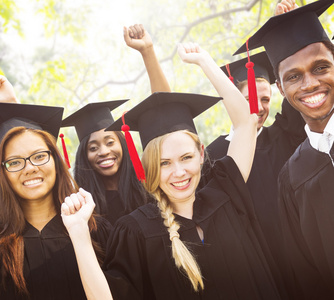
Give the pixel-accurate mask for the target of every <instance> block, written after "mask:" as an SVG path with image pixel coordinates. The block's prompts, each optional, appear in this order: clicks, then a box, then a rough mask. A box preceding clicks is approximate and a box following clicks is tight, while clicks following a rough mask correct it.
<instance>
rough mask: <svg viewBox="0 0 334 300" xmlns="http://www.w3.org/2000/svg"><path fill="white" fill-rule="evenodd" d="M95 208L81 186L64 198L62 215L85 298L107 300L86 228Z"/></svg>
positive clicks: (102, 278)
mask: <svg viewBox="0 0 334 300" xmlns="http://www.w3.org/2000/svg"><path fill="white" fill-rule="evenodd" d="M94 207H95V203H94V201H93V198H92V196H91V194H90V193H88V192H86V191H85V190H83V189H80V190H79V193H77V194H72V195H71V196H70V197H66V198H65V202H64V203H63V204H62V206H61V216H62V219H63V223H64V225H65V227H66V229H67V231H68V233H69V235H70V238H71V241H72V244H73V248H74V251H75V255H76V258H77V263H78V267H79V272H80V277H81V282H82V285H83V287H84V290H85V293H86V297H87V299H88V300H101V299H103V300H108V299H109V300H110V299H113V297H112V296H111V291H110V288H109V285H108V282H107V280H106V278H105V276H104V273H103V272H102V269H101V268H100V265H99V263H98V260H97V257H96V255H95V252H94V249H93V245H92V241H91V237H90V233H89V228H88V220H89V218H90V216H91V214H92V212H93V210H94Z"/></svg>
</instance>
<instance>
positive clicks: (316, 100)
mask: <svg viewBox="0 0 334 300" xmlns="http://www.w3.org/2000/svg"><path fill="white" fill-rule="evenodd" d="M325 96H326V94H325V93H320V94H316V95H314V96H311V97H305V98H301V101H303V102H305V103H308V104H318V103H320V102H321V101H322V100H323V99H324V97H325Z"/></svg>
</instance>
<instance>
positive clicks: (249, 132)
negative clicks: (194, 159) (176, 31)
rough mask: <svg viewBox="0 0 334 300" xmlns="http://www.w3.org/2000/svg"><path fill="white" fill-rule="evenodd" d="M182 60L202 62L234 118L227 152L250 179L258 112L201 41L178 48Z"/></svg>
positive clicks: (245, 177)
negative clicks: (251, 106) (254, 112)
mask: <svg viewBox="0 0 334 300" xmlns="http://www.w3.org/2000/svg"><path fill="white" fill-rule="evenodd" d="M178 53H179V55H180V57H181V59H182V60H183V61H184V62H187V63H193V64H197V65H199V66H200V67H201V68H202V70H203V72H204V73H205V75H206V76H207V77H208V79H209V80H210V81H211V83H212V85H213V86H214V87H215V89H216V90H217V92H218V94H219V96H221V97H223V104H224V106H225V107H226V110H227V112H228V114H229V116H230V118H231V121H232V124H233V128H234V135H233V138H232V140H231V142H230V146H229V148H228V152H227V155H229V156H231V157H232V158H233V159H234V161H235V162H236V164H237V166H238V168H239V170H240V172H241V174H242V176H243V178H244V180H245V181H247V179H248V176H249V173H250V170H251V167H252V163H253V158H254V151H255V144H256V124H257V116H256V114H253V115H251V114H250V112H249V106H248V103H247V101H246V100H245V98H244V97H243V95H242V94H241V93H240V91H239V90H238V89H237V88H236V87H235V85H234V84H233V83H232V82H231V81H230V79H229V78H228V77H227V76H226V75H225V73H224V72H223V71H222V70H221V69H220V68H219V67H218V66H217V64H216V63H215V62H214V61H213V59H212V58H211V56H210V55H209V54H208V52H206V51H205V50H203V49H202V48H200V47H199V46H198V45H197V44H192V43H190V44H182V45H179V47H178Z"/></svg>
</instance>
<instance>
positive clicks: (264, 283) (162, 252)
mask: <svg viewBox="0 0 334 300" xmlns="http://www.w3.org/2000/svg"><path fill="white" fill-rule="evenodd" d="M213 173H214V175H213V179H212V180H211V181H210V182H209V183H208V184H207V185H206V186H205V187H204V188H203V189H201V190H200V191H198V192H197V193H196V199H195V202H194V208H193V219H186V218H183V217H181V216H178V215H176V220H177V221H178V222H179V224H180V225H181V227H180V229H179V234H180V238H181V240H182V241H184V242H186V243H187V245H188V246H189V247H190V248H191V251H192V253H193V254H194V256H195V257H196V260H197V262H198V264H199V266H200V268H201V271H202V275H203V277H204V286H205V288H204V291H203V292H200V293H195V292H194V291H193V290H192V287H191V284H190V281H189V280H188V279H187V278H186V276H184V275H183V274H182V273H181V272H180V271H179V270H178V269H177V268H176V266H175V261H174V259H173V258H172V253H171V241H170V240H169V234H168V232H167V229H166V227H165V226H164V225H163V220H162V218H161V215H160V212H159V210H158V208H157V206H156V205H154V204H147V205H145V206H142V207H140V208H139V209H137V210H136V211H134V212H132V213H131V214H130V215H127V216H125V217H123V218H121V219H120V220H119V221H118V222H117V223H116V224H115V231H114V235H113V238H112V239H110V240H109V243H108V247H107V256H106V258H107V259H106V262H105V265H104V269H105V274H106V277H107V280H108V282H109V285H110V288H111V291H112V294H113V297H114V299H115V300H118V299H133V300H135V299H145V300H150V299H159V300H161V299H169V300H170V299H173V300H178V299H180V300H181V299H182V300H184V299H210V300H213V299H229V300H233V299H247V300H249V299H266V300H267V299H271V300H273V299H279V296H278V292H277V289H276V286H275V284H274V282H273V279H272V276H271V273H270V271H269V268H268V265H267V262H266V259H265V258H264V255H263V253H262V250H261V248H260V244H259V242H258V240H257V237H256V231H257V229H254V227H256V222H257V221H256V218H255V215H254V212H253V211H252V207H251V206H249V203H250V200H249V193H248V190H247V188H246V184H245V183H244V181H243V178H242V176H241V174H240V172H239V169H238V168H237V166H236V164H235V163H234V161H233V159H232V158H230V157H225V158H223V159H222V160H220V161H218V162H217V163H216V165H215V167H214V170H213ZM196 225H198V226H199V227H201V228H202V230H203V233H204V242H202V241H201V240H200V238H199V236H198V233H197V229H196Z"/></svg>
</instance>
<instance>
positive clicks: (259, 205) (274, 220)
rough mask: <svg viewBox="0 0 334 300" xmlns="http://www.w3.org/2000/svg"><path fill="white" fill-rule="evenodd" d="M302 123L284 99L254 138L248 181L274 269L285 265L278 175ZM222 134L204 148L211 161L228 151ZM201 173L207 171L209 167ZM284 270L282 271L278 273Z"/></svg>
mask: <svg viewBox="0 0 334 300" xmlns="http://www.w3.org/2000/svg"><path fill="white" fill-rule="evenodd" d="M304 126H305V122H304V120H303V119H302V117H301V115H300V113H299V112H297V111H296V110H295V109H294V108H292V106H291V105H290V104H289V103H288V101H287V100H286V99H284V100H283V103H282V114H277V115H276V117H275V122H274V123H273V124H272V125H271V126H269V127H263V129H262V132H261V133H260V135H259V136H258V138H257V144H256V150H255V156H254V162H253V166H252V170H251V173H250V175H249V178H248V181H247V186H248V188H249V191H250V194H251V197H252V201H253V205H254V208H255V213H256V215H257V217H258V221H259V223H260V226H261V229H262V231H263V234H264V237H265V240H266V242H267V244H268V247H269V250H270V252H271V255H272V256H273V259H274V260H275V262H277V266H276V267H275V266H273V267H272V268H276V269H277V267H280V266H282V265H283V264H284V257H282V249H281V247H282V236H281V228H280V219H279V213H278V201H277V198H278V185H277V178H278V174H279V172H280V170H281V168H282V167H283V165H284V164H285V162H286V161H287V160H288V159H289V157H290V156H291V155H292V154H293V153H294V151H295V150H296V148H297V147H298V145H299V144H300V143H301V142H302V141H304V140H305V138H306V133H305V130H304ZM225 137H226V136H220V137H218V138H217V139H216V140H215V141H213V142H212V143H211V144H210V145H209V146H208V147H207V148H206V149H207V152H208V154H209V157H210V159H211V160H213V161H214V160H216V159H219V158H221V157H223V156H224V155H226V154H227V150H228V146H229V144H230V142H229V141H227V140H226V139H225ZM204 172H205V173H206V174H209V171H208V170H204ZM208 176H209V175H208ZM204 180H205V179H204ZM274 264H276V263H274ZM283 271H284V270H281V271H280V273H282V272H283ZM277 276H279V275H278V274H277ZM280 277H281V276H280ZM284 277H285V274H284V275H283V278H281V279H279V278H277V279H276V281H281V280H282V279H284ZM282 288H283V287H282Z"/></svg>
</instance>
